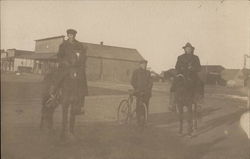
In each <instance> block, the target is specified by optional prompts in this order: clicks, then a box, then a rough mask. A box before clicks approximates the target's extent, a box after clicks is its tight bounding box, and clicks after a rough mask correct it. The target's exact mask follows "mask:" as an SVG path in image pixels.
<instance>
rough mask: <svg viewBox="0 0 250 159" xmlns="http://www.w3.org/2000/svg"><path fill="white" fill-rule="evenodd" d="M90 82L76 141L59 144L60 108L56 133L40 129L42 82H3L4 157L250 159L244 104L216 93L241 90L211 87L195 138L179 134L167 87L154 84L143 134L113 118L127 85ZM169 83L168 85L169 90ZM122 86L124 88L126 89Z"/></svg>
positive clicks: (2, 125) (231, 92) (78, 124)
mask: <svg viewBox="0 0 250 159" xmlns="http://www.w3.org/2000/svg"><path fill="white" fill-rule="evenodd" d="M94 85H95V84H94V83H92V84H91V88H90V92H91V93H90V94H91V96H89V97H88V98H87V100H86V115H85V116H81V117H79V119H78V121H77V126H76V132H77V136H78V140H77V141H75V142H71V143H69V144H65V145H61V144H59V143H60V142H59V138H58V136H59V132H60V124H61V123H60V121H61V109H60V108H58V110H57V111H56V113H55V131H54V133H51V134H47V133H45V132H41V131H40V130H39V120H40V109H41V104H40V103H41V98H40V97H41V93H42V92H41V90H42V89H41V88H42V84H41V83H24V82H4V83H2V86H1V96H2V100H1V112H2V113H1V117H2V120H1V127H2V142H1V145H2V157H3V158H5V159H201V158H202V159H235V158H237V159H249V158H250V157H249V156H250V152H249V150H250V142H249V140H248V139H247V137H246V134H245V133H244V132H243V131H242V130H241V128H240V127H239V119H240V116H241V114H242V113H243V112H244V111H245V105H246V102H245V101H242V100H239V99H231V98H227V97H225V96H217V95H216V93H218V94H223V93H224V94H234V95H239V94H240V93H239V92H238V91H234V90H225V89H224V88H215V87H211V88H208V89H207V90H206V91H207V96H206V104H205V105H204V107H203V111H202V116H203V118H202V119H201V120H200V122H199V131H198V132H197V133H196V136H194V138H192V139H190V138H187V137H178V136H177V134H176V132H177V129H178V122H177V118H176V116H175V114H173V113H171V112H169V111H168V109H167V104H168V93H166V91H164V90H167V86H165V85H160V86H159V85H156V86H155V89H154V90H157V91H154V92H153V97H152V99H151V103H150V105H151V106H150V116H149V123H148V125H147V128H146V130H145V131H144V132H140V131H138V130H137V128H136V125H134V124H132V125H130V126H119V125H117V123H116V122H115V120H116V109H117V105H118V103H119V101H120V100H121V99H123V98H125V97H126V89H127V87H125V86H121V85H119V86H117V88H119V89H118V90H116V89H115V88H116V87H115V86H114V85H112V86H111V85H110V86H109V84H105V88H100V86H101V84H100V83H99V84H96V86H97V87H94ZM165 87H166V89H165ZM122 89H124V90H123V91H122Z"/></svg>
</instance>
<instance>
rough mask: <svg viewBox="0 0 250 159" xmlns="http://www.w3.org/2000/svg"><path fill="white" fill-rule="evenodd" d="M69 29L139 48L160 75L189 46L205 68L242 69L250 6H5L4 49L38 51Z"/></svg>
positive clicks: (249, 37)
mask: <svg viewBox="0 0 250 159" xmlns="http://www.w3.org/2000/svg"><path fill="white" fill-rule="evenodd" d="M68 28H74V29H76V30H77V31H78V34H77V37H76V38H77V39H78V40H79V41H82V42H90V43H100V42H101V41H103V42H104V45H111V46H120V47H128V48H135V49H137V50H138V51H139V52H140V54H141V55H142V56H143V57H144V58H145V59H146V60H148V62H149V66H150V67H151V68H152V70H155V71H157V72H161V71H162V70H167V69H169V68H173V67H174V66H175V63H176V59H177V57H178V56H179V55H181V54H182V53H183V49H182V46H184V45H185V44H186V42H190V43H191V44H192V45H193V46H194V47H195V54H196V55H198V56H199V57H200V61H201V64H203V65H205V64H210V65H213V64H216V65H223V66H224V67H226V68H242V67H243V55H244V54H250V1H227V0H225V1H65V0H64V1H1V49H9V48H16V49H23V50H34V48H35V41H34V40H36V39H41V38H46V37H51V36H58V35H65V34H66V32H65V31H66V29H68ZM249 66H250V60H249Z"/></svg>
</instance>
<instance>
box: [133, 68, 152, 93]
mask: <svg viewBox="0 0 250 159" xmlns="http://www.w3.org/2000/svg"><path fill="white" fill-rule="evenodd" d="M131 85H132V86H133V88H134V89H135V91H140V92H145V93H146V94H147V95H149V96H151V91H152V87H153V81H152V78H151V74H150V71H148V70H145V69H142V68H139V69H136V70H135V71H134V72H133V75H132V78H131Z"/></svg>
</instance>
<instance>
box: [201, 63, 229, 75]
mask: <svg viewBox="0 0 250 159" xmlns="http://www.w3.org/2000/svg"><path fill="white" fill-rule="evenodd" d="M201 68H202V70H204V71H207V72H216V73H220V72H221V71H223V70H225V68H224V67H223V66H221V65H202V66H201Z"/></svg>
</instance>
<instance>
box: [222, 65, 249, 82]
mask: <svg viewBox="0 0 250 159" xmlns="http://www.w3.org/2000/svg"><path fill="white" fill-rule="evenodd" d="M221 77H222V79H224V80H225V81H226V82H227V83H228V84H230V85H234V86H243V85H244V78H245V77H244V74H243V72H242V70H241V69H225V70H224V71H222V73H221Z"/></svg>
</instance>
